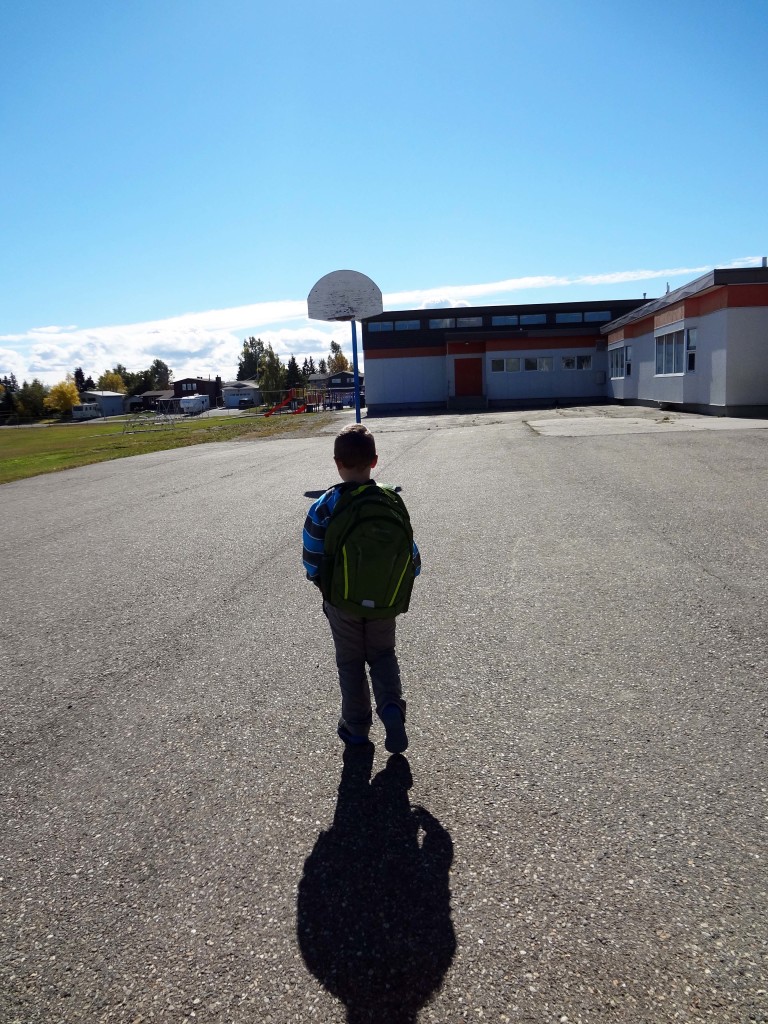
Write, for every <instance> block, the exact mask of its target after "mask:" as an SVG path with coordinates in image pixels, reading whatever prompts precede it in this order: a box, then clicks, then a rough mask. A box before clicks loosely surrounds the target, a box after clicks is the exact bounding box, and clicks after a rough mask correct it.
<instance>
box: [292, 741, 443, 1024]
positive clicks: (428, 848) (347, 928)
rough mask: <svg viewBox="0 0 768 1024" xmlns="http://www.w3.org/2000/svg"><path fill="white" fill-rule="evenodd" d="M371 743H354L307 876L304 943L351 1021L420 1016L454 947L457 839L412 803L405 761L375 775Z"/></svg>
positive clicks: (300, 911) (301, 903)
mask: <svg viewBox="0 0 768 1024" xmlns="http://www.w3.org/2000/svg"><path fill="white" fill-rule="evenodd" d="M372 767H373V747H372V746H368V747H364V748H363V749H362V750H361V749H359V748H354V747H348V748H347V749H346V750H345V752H344V769H343V771H342V775H341V783H340V785H339V798H338V804H337V807H336V814H335V817H334V821H333V827H332V828H331V829H330V830H329V831H328V832H323V833H321V835H320V837H319V838H318V840H317V842H316V843H315V848H314V849H313V851H312V853H311V854H310V855H309V857H308V858H307V860H306V861H305V863H304V875H303V877H302V879H301V882H300V883H299V893H298V908H297V925H296V930H297V933H298V939H299V945H300V947H301V952H302V955H303V957H304V961H305V963H306V965H307V967H308V968H309V970H310V971H311V972H312V974H314V976H315V977H316V978H317V979H318V981H320V982H321V984H322V985H323V986H324V987H325V988H326V989H327V990H328V991H329V992H330V993H332V994H333V995H334V996H336V997H337V998H338V999H340V1000H341V1001H342V1002H343V1003H344V1004H345V1005H346V1007H347V1020H348V1022H349V1024H385V1022H386V1024H415V1022H416V1017H417V1014H418V1012H419V1010H420V1009H421V1007H422V1006H424V1004H425V1003H426V1002H427V1001H428V1000H429V998H430V997H431V996H432V995H433V994H434V993H435V992H436V991H437V990H438V989H439V988H440V985H441V984H442V981H443V978H444V976H445V973H446V971H447V970H448V968H449V966H450V964H451V961H452V960H453V955H454V952H455V950H456V937H455V934H454V931H453V924H452V922H451V907H450V895H451V894H450V889H449V879H448V871H449V868H450V865H451V861H452V859H453V843H452V842H451V837H450V835H449V834H448V832H447V831H446V830H445V829H444V828H443V827H442V825H441V824H440V823H439V822H438V821H437V819H436V818H433V817H432V815H431V814H429V812H428V811H426V810H424V808H422V807H411V806H410V804H409V802H408V790H409V789H410V787H411V786H412V785H413V779H412V777H411V770H410V768H409V766H408V762H407V760H406V759H405V758H404V757H403V756H402V755H399V754H396V755H394V756H392V757H390V759H389V761H388V762H387V766H386V768H384V769H383V771H381V772H379V774H378V775H376V777H375V778H374V779H373V780H372V781H370V778H371V770H372Z"/></svg>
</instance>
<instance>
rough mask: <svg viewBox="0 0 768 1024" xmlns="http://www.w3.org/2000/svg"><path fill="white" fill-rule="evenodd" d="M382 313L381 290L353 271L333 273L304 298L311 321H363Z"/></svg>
mask: <svg viewBox="0 0 768 1024" xmlns="http://www.w3.org/2000/svg"><path fill="white" fill-rule="evenodd" d="M383 309H384V303H383V301H382V298H381V289H380V288H379V286H378V285H376V284H374V282H373V281H372V280H371V279H370V277H366V276H365V274H359V273H358V272H357V271H356V270H334V271H333V272H332V273H330V274H326V275H325V277H321V278H320V280H319V281H318V282H317V284H316V285H315V286H314V288H313V289H312V291H311V292H310V293H309V295H308V296H307V313H308V315H309V318H310V320H362V319H363V318H364V317H367V316H375V315H376V314H377V313H381V312H382V311H383Z"/></svg>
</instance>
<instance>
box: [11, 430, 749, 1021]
mask: <svg viewBox="0 0 768 1024" xmlns="http://www.w3.org/2000/svg"><path fill="white" fill-rule="evenodd" d="M613 415H615V414H610V415H603V414H602V413H601V412H600V411H599V410H584V411H583V413H578V414H573V413H568V414H565V413H562V412H557V411H553V410H549V411H541V412H538V413H536V414H533V415H528V414H524V413H519V412H517V413H498V414H477V415H466V416H458V415H456V416H423V417H391V418H380V419H371V420H369V421H367V422H368V425H369V426H370V427H371V429H373V430H374V432H375V434H376V436H377V442H378V448H379V453H380V462H379V467H378V471H377V478H378V479H379V480H381V481H382V482H387V483H392V484H396V485H399V486H400V487H402V495H403V497H404V499H405V500H406V502H407V504H408V507H409V509H410V511H411V516H412V520H413V524H414V528H415V534H416V539H417V541H418V543H419V547H420V549H421V553H422V559H423V566H424V568H423V573H422V576H421V578H420V579H419V580H417V582H416V587H415V591H414V598H413V602H412V607H411V611H410V612H409V613H408V614H407V615H406V616H404V617H402V618H401V619H400V620H399V624H398V650H399V655H400V662H401V669H402V674H403V680H404V685H405V691H406V697H407V699H408V731H409V735H410V739H411V745H410V747H409V749H408V751H407V753H406V755H405V757H399V756H395V757H390V756H389V755H387V753H386V751H385V750H384V745H383V733H382V731H381V729H380V727H378V726H375V727H374V734H373V738H374V740H375V744H376V745H375V751H373V750H372V751H370V753H369V754H366V753H365V752H362V753H356V754H347V755H346V756H344V755H343V750H342V745H341V743H340V742H339V740H338V738H337V737H336V733H335V726H336V720H337V716H338V686H337V682H336V678H335V666H334V662H333V654H332V647H331V641H330V635H329V631H328V628H327V626H326V623H325V620H324V618H323V615H322V612H321V609H320V606H319V603H318V600H317V592H316V591H315V589H314V588H313V587H312V586H311V585H309V584H308V583H307V582H306V581H305V580H304V578H303V572H302V569H301V561H300V559H301V527H302V523H303V519H304V516H305V514H306V511H307V508H308V506H309V503H310V501H311V497H309V496H308V495H311V494H312V493H315V492H318V491H321V490H323V489H324V488H325V487H327V486H328V485H330V484H331V483H333V482H334V481H335V474H334V465H333V462H332V458H331V452H332V433H326V434H324V435H317V436H310V437H290V438H283V439H280V438H276V439H268V440H261V441H248V440H242V441H237V442H231V443H221V444H211V445H204V446H199V447H193V448H186V449H177V450H174V451H171V452H165V453H157V454H151V455H144V456H140V457H137V458H131V459H123V460H120V461H117V462H112V463H103V464H100V465H96V466H90V467H86V468H83V469H78V470H71V471H67V472H64V473H57V474H52V475H48V476H43V477H38V478H35V479H31V480H27V481H21V482H18V483H12V484H7V485H5V486H3V487H2V488H0V516H1V517H2V524H3V528H2V531H0V566H2V600H1V601H0V640H1V641H2V649H3V650H2V658H1V660H0V672H2V675H3V682H2V712H3V713H2V726H1V735H0V768H1V778H2V804H3V806H2V819H1V820H2V823H3V825H2V830H1V832H0V851H1V853H2V862H1V865H0V874H1V875H2V879H1V880H0V941H1V946H2V952H1V954H0V1021H2V1022H3V1024H38V1022H40V1024H43V1022H45V1024H74V1022H88V1024H92V1022H93V1024H95V1022H120V1024H123V1022H125V1024H144V1022H150V1021H153V1022H154V1021H163V1022H166V1021H167V1022H178V1024H182V1022H187V1024H191V1022H200V1024H203V1022H205V1024H208V1022H215V1024H224V1022H231V1024H251V1022H259V1024H261V1022H271V1024H288V1022H305V1021H306V1022H312V1021H317V1022H323V1024H341V1022H344V1021H347V1022H349V1024H366V1022H367V1024H416V1022H417V1021H418V1022H420V1024H424V1022H439V1024H443V1022H445V1024H450V1022H454V1021H465V1020H469V1021H494V1022H507V1021H509V1022H531V1024H533V1022H536V1024H542V1022H549V1021H553V1022H572V1024H575V1022H585V1024H587V1022H588V1024H593V1022H594V1024H602V1022H612V1024H613V1022H617V1024H623V1022H633V1024H634V1022H638V1024H639V1022H643V1024H654V1022H668V1021H669V1022H672V1021H675V1022H677V1021H685V1022H699V1021H702V1022H704V1021H706V1022H717V1024H723V1022H727V1024H730V1022H734V1024H735V1022H739V1024H744V1022H749V1021H763V1022H765V1021H767V1020H768V994H767V993H768V965H767V963H766V958H767V955H768V925H767V924H766V920H767V918H768V913H767V910H766V908H767V907H768V873H767V872H766V856H767V855H768V850H767V849H766V814H767V811H766V800H765V798H766V785H767V783H768V772H766V738H767V732H768V717H767V713H766V700H765V689H766V679H767V678H768V431H766V430H765V429H762V427H764V426H765V424H760V423H758V422H757V421H755V422H754V423H753V424H751V425H744V424H743V423H742V424H738V425H733V424H732V425H731V426H730V427H729V426H728V424H727V422H726V421H723V422H718V426H717V428H716V429H703V428H700V427H697V428H693V427H691V429H685V428H684V424H685V423H686V422H689V423H691V424H693V423H694V422H698V421H699V420H700V419H702V418H701V417H695V418H691V419H690V420H686V417H681V416H674V417H671V418H670V419H669V420H668V421H667V422H669V423H670V424H676V425H675V426H674V429H672V428H670V429H668V430H667V429H664V424H663V422H661V417H659V415H658V413H653V414H652V413H649V412H645V413H638V412H637V410H635V411H633V412H632V416H633V417H635V418H637V419H638V420H639V421H640V424H641V426H642V425H643V424H646V425H647V424H648V423H650V422H651V421H653V423H657V424H658V425H659V429H656V428H654V430H653V431H647V430H641V429H637V430H629V429H628V430H627V432H618V431H617V430H610V429H608V428H607V427H605V426H603V428H601V429H600V430H597V429H594V430H591V431H590V432H586V428H584V427H573V428H572V429H570V430H568V429H565V430H562V431H560V432H559V433H558V431H555V430H554V429H553V428H550V427H544V426H540V427H538V428H537V426H536V424H537V422H539V421H541V422H542V423H543V422H544V421H554V422H555V423H556V422H557V421H559V420H568V419H570V418H574V419H579V418H584V419H585V420H586V419H592V420H605V421H608V420H609V419H610V418H611V416H613ZM350 419H351V416H350V414H348V413H346V412H345V413H341V414H339V417H338V423H339V425H341V423H342V422H347V421H349V420H350ZM681 421H682V423H683V427H681V426H680V423H681ZM579 430H582V431H585V432H584V433H582V434H581V435H580V436H574V434H575V433H577V432H578V431H579ZM622 430H623V428H622Z"/></svg>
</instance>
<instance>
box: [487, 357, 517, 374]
mask: <svg viewBox="0 0 768 1024" xmlns="http://www.w3.org/2000/svg"><path fill="white" fill-rule="evenodd" d="M504 370H506V371H507V373H519V372H520V359H519V357H518V356H510V357H509V358H507V359H492V360H491V372H492V373H503V372H504Z"/></svg>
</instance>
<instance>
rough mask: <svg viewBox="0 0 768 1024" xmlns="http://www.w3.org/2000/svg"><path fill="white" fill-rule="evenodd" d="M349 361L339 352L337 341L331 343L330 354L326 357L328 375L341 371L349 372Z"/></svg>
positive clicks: (339, 346) (339, 347)
mask: <svg viewBox="0 0 768 1024" xmlns="http://www.w3.org/2000/svg"><path fill="white" fill-rule="evenodd" d="M351 369H352V367H351V366H350V365H349V360H348V359H347V357H346V356H345V355H344V353H343V352H342V351H341V345H340V344H339V343H338V341H332V342H331V354H330V355H329V356H328V373H339V372H340V371H341V370H351Z"/></svg>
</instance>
